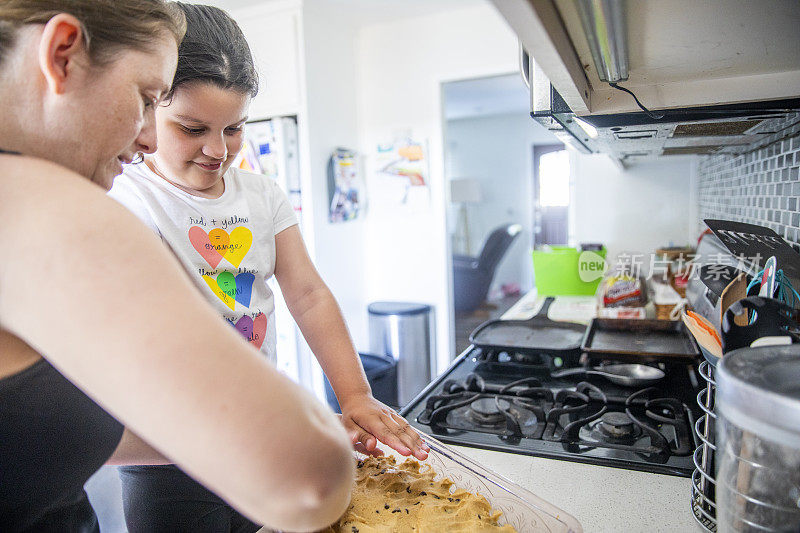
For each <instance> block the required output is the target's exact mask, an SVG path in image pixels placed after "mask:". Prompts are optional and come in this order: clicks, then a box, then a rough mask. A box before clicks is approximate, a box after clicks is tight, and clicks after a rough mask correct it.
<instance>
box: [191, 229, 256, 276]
mask: <svg viewBox="0 0 800 533" xmlns="http://www.w3.org/2000/svg"><path fill="white" fill-rule="evenodd" d="M189 242H191V243H192V246H193V247H194V249H195V250H197V253H199V254H200V255H201V256H202V257H203V259H205V260H206V262H207V263H208V264H209V265H210V266H211V268H217V265H219V264H220V262H221V261H222V260H223V259H225V260H226V261H228V262H229V263H230V264H232V265H233V266H235V267H238V266H239V264H240V263H241V262H242V259H244V256H246V255H247V252H249V251H250V246H252V244H253V232H252V231H250V229H249V228H245V227H244V226H239V227H238V228H234V229H233V230H232V231H231V232H230V233H228V232H227V231H225V230H224V229H221V228H214V229H212V230H211V231H209V232H208V233H206V231H205V230H204V229H203V228H201V227H200V226H192V227H191V228H189Z"/></svg>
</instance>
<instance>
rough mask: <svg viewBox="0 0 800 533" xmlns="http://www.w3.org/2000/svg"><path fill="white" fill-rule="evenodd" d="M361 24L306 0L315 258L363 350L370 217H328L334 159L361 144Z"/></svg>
mask: <svg viewBox="0 0 800 533" xmlns="http://www.w3.org/2000/svg"><path fill="white" fill-rule="evenodd" d="M357 33H358V32H357V28H356V26H355V24H354V23H353V22H352V19H351V18H350V17H348V16H346V13H344V12H343V11H342V10H341V9H336V7H335V6H332V5H331V2H329V1H326V0H305V1H304V2H303V35H304V48H305V51H304V52H305V53H304V57H305V90H306V122H305V127H306V132H307V146H308V150H309V154H308V162H309V168H308V173H309V175H310V181H311V187H310V190H311V193H312V200H313V209H314V217H313V219H314V260H315V264H316V266H317V269H318V270H319V272H320V274H321V275H322V278H323V279H324V280H325V282H326V283H327V284H328V286H329V287H330V289H331V291H332V292H333V295H334V296H335V297H336V300H337V301H338V302H339V305H340V306H341V308H342V311H343V314H344V316H345V319H346V320H347V323H348V326H349V328H350V332H351V334H352V335H353V338H354V341H355V342H356V345H357V347H358V348H359V349H361V350H365V349H366V348H367V330H366V324H367V321H366V315H367V310H366V296H365V286H364V278H365V276H366V274H365V268H366V260H365V258H366V255H367V249H366V247H365V242H364V227H365V222H364V217H359V218H357V219H355V220H352V221H349V222H344V223H340V224H331V223H330V222H328V186H327V174H326V172H327V165H328V158H329V157H330V155H331V153H332V151H333V150H334V149H336V148H337V147H345V148H351V149H357V148H358V125H357V119H358V106H357V101H356V98H355V93H356V81H357V72H356V65H355V57H356V55H357V50H356V47H357V39H356V37H357Z"/></svg>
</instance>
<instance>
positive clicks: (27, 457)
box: [0, 150, 123, 533]
mask: <svg viewBox="0 0 800 533" xmlns="http://www.w3.org/2000/svg"><path fill="white" fill-rule="evenodd" d="M0 152H2V150H0ZM6 153H8V152H6ZM2 357H3V353H2V351H0V358H2ZM122 431H123V426H122V425H121V424H120V423H119V422H117V421H116V420H115V419H114V418H113V417H112V416H111V415H109V414H108V413H106V412H105V411H104V410H103V409H102V408H101V407H100V406H98V405H97V404H96V403H94V401H92V400H91V399H90V398H89V397H88V396H86V394H84V393H83V392H82V391H81V390H80V389H78V388H77V387H76V386H75V385H73V384H72V383H71V382H70V381H69V380H67V379H66V378H65V377H64V376H62V375H61V374H60V373H59V372H58V371H57V370H56V369H55V368H53V366H52V365H50V363H48V362H47V361H46V360H44V359H42V360H41V361H38V362H37V363H34V364H33V365H32V366H29V367H28V368H26V369H25V370H23V371H21V372H19V373H17V374H13V375H11V376H8V377H6V378H3V379H0V531H3V532H17V531H31V532H34V531H35V532H51V531H52V532H56V531H58V532H62V531H69V532H81V533H83V532H94V531H99V527H98V525H97V517H96V516H95V514H94V511H93V510H92V507H91V505H89V500H88V498H87V497H86V493H85V492H84V490H83V485H84V483H86V480H88V479H89V477H90V476H91V475H92V474H94V472H95V471H96V470H97V469H98V468H100V467H101V466H103V464H104V463H105V462H106V461H107V460H108V458H109V457H111V454H112V453H113V452H114V450H115V449H116V447H117V444H119V441H120V439H121V438H122Z"/></svg>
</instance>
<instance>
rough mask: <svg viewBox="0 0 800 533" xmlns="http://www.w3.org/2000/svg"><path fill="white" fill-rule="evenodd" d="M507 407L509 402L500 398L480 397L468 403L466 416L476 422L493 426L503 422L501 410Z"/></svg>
mask: <svg viewBox="0 0 800 533" xmlns="http://www.w3.org/2000/svg"><path fill="white" fill-rule="evenodd" d="M509 407H511V404H510V403H509V402H507V401H506V400H503V399H501V398H480V399H478V400H475V401H474V402H472V403H471V404H470V406H469V411H468V412H467V416H469V417H470V418H471V419H472V420H474V421H475V422H476V423H478V424H481V425H492V426H494V425H497V424H500V423H502V422H505V420H506V415H505V414H503V411H508V408H509Z"/></svg>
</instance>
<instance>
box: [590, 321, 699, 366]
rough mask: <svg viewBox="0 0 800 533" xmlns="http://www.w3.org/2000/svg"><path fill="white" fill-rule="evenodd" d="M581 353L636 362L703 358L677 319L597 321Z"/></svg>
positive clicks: (592, 325)
mask: <svg viewBox="0 0 800 533" xmlns="http://www.w3.org/2000/svg"><path fill="white" fill-rule="evenodd" d="M581 350H582V351H583V352H584V353H587V354H588V355H589V356H593V355H594V356H598V355H599V356H603V357H604V358H607V359H619V360H626V361H633V362H645V361H651V362H657V361H667V360H673V361H681V362H691V361H692V360H694V359H696V358H697V357H699V356H700V350H699V349H698V347H697V344H696V343H695V341H694V339H693V338H692V336H691V335H689V334H688V333H687V331H686V328H685V326H684V325H683V322H681V321H673V320H653V319H615V318H595V319H593V320H592V322H591V324H590V325H589V328H588V329H587V330H586V336H585V337H584V338H583V344H582V345H581Z"/></svg>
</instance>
